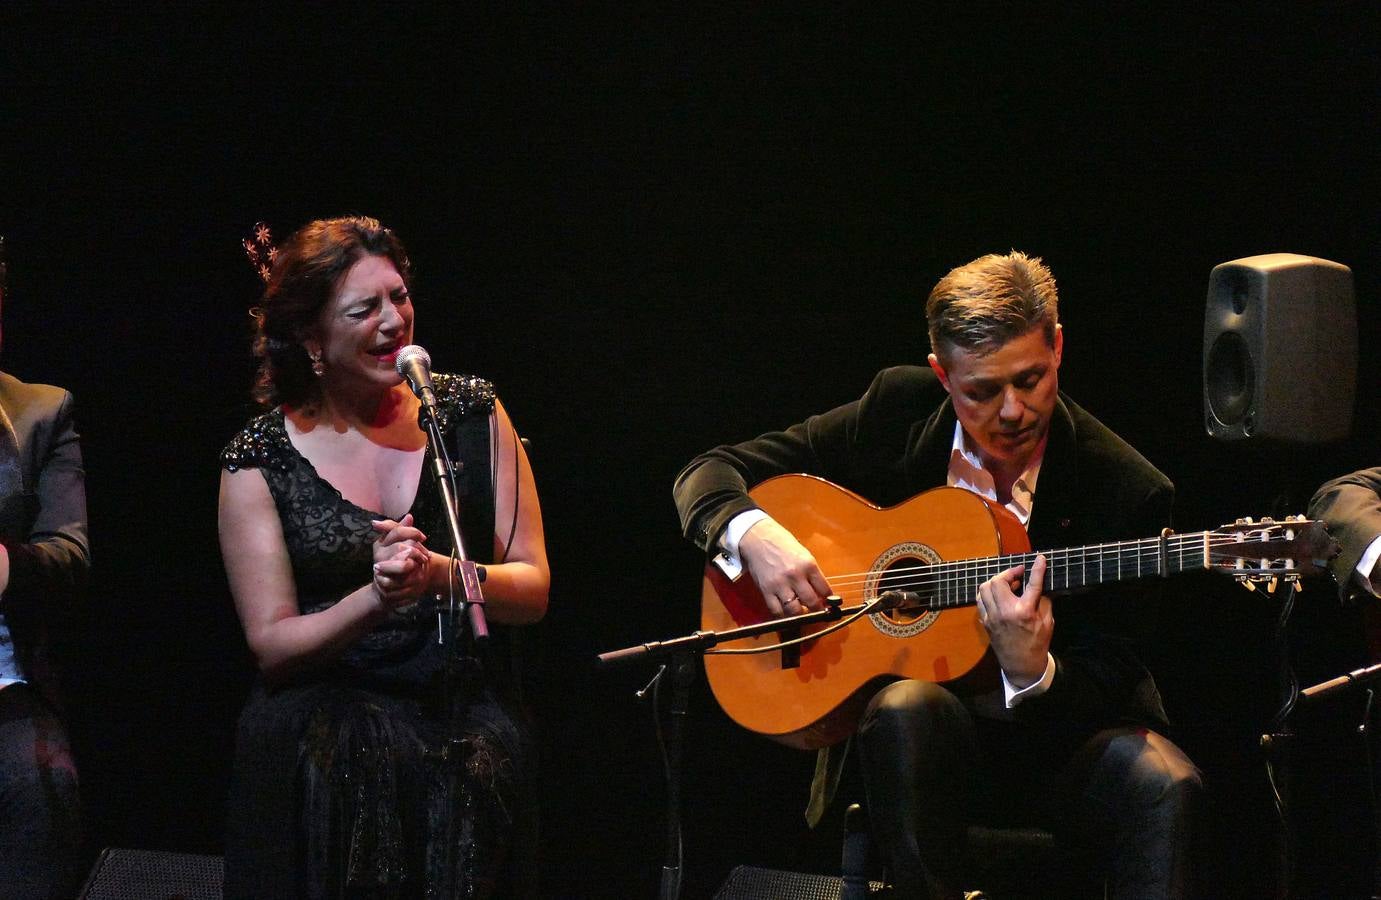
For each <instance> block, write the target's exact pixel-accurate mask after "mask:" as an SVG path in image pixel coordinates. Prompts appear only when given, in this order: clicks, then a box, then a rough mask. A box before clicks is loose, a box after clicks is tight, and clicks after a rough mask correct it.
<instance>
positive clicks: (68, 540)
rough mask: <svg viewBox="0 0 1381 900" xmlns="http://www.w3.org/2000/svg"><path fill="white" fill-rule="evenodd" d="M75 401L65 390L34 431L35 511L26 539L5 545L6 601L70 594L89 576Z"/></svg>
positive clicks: (68, 596) (73, 593) (83, 489)
mask: <svg viewBox="0 0 1381 900" xmlns="http://www.w3.org/2000/svg"><path fill="white" fill-rule="evenodd" d="M72 405H73V404H72V395H71V394H69V393H67V392H65V391H64V392H63V395H62V401H61V403H60V404H59V405H58V407H57V409H56V411H55V413H54V415H53V416H52V417H51V418H50V419H48V420H46V421H44V422H43V423H42V425H41V426H40V427H38V428H36V429H35V431H34V434H33V436H32V439H33V440H34V441H35V442H36V445H35V446H36V452H37V454H38V456H39V466H38V471H37V478H36V483H35V494H36V501H37V510H36V514H35V518H34V523H33V526H32V527H31V528H30V530H29V534H28V537H27V539H26V540H24V541H22V542H20V541H15V542H6V544H5V548H6V549H7V550H8V551H9V556H10V583H9V586H8V587H7V588H6V590H5V598H6V603H7V605H8V603H9V602H10V601H11V598H13V601H14V602H26V601H27V600H28V599H29V598H44V597H50V598H55V599H63V598H70V597H73V596H76V595H78V593H79V591H78V590H77V589H78V588H80V587H81V586H82V585H84V584H85V581H86V574H87V570H88V568H89V565H90V561H89V552H88V550H87V535H86V487H85V475H84V472H83V470H82V455H81V445H80V443H79V442H78V438H77V431H76V427H75V425H74V424H73V416H72Z"/></svg>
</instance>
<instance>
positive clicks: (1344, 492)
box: [1309, 466, 1381, 599]
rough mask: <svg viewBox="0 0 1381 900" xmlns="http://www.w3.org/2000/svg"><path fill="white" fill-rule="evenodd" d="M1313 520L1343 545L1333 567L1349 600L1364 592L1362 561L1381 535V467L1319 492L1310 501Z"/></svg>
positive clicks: (1342, 592) (1336, 481)
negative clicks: (1361, 586)
mask: <svg viewBox="0 0 1381 900" xmlns="http://www.w3.org/2000/svg"><path fill="white" fill-rule="evenodd" d="M1309 516H1310V518H1313V519H1318V520H1319V521H1321V522H1323V523H1324V524H1325V525H1327V526H1328V530H1329V533H1331V534H1332V535H1333V537H1334V538H1335V539H1336V540H1337V541H1338V543H1339V544H1341V545H1342V552H1341V553H1339V554H1338V556H1337V557H1336V558H1335V559H1334V560H1333V562H1332V563H1331V564H1330V565H1331V568H1332V569H1333V577H1334V578H1336V579H1337V581H1338V588H1339V590H1340V592H1341V596H1342V597H1343V599H1347V598H1348V597H1350V596H1352V595H1354V594H1356V593H1357V592H1358V591H1359V590H1360V585H1359V584H1358V579H1359V576H1358V575H1357V563H1358V561H1359V560H1360V559H1361V558H1362V554H1363V553H1364V552H1366V549H1367V547H1368V546H1370V544H1371V542H1372V541H1374V540H1376V538H1377V536H1378V535H1381V466H1378V467H1376V468H1373V469H1363V470H1361V471H1360V472H1353V473H1352V474H1351V475H1344V476H1342V477H1341V478H1335V479H1333V480H1332V481H1330V482H1328V483H1327V484H1325V485H1324V486H1323V487H1321V488H1319V490H1318V492H1317V493H1316V494H1314V497H1313V499H1312V500H1310V501H1309Z"/></svg>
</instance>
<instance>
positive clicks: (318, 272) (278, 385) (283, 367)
mask: <svg viewBox="0 0 1381 900" xmlns="http://www.w3.org/2000/svg"><path fill="white" fill-rule="evenodd" d="M364 256H383V257H386V258H387V259H388V260H389V261H390V262H392V263H393V266H394V268H396V269H397V270H398V274H399V275H401V276H402V277H403V284H404V285H406V286H407V287H408V288H411V287H412V265H411V263H409V262H408V254H407V251H406V250H405V249H403V244H402V243H401V242H400V241H399V240H398V238H396V237H394V235H393V232H391V231H389V230H388V229H387V228H385V227H383V226H382V225H380V224H379V223H378V221H377V220H375V219H371V218H369V217H367V216H347V217H345V218H340V219H318V220H317V221H315V222H310V223H308V224H307V225H304V226H303V227H302V228H300V229H299V230H298V231H297V233H296V234H294V235H293V236H292V237H290V238H288V240H287V241H286V242H284V244H283V246H281V247H279V248H278V252H277V254H276V255H275V256H274V259H273V267H272V269H271V271H270V272H269V278H268V286H267V287H266V288H265V289H264V297H263V300H262V301H261V302H260V304H259V306H258V307H257V308H256V309H254V310H253V316H254V320H255V335H254V356H255V357H256V358H257V359H258V360H259V373H258V375H257V376H256V378H255V382H254V399H255V400H258V401H259V402H260V403H262V404H264V405H265V406H268V407H274V406H278V405H279V404H287V405H289V406H302V405H304V404H307V403H310V402H311V401H313V400H316V399H317V398H318V397H319V395H320V390H321V388H320V387H319V385H318V384H317V379H316V376H315V375H314V374H313V373H312V361H311V359H310V358H308V356H307V350H306V348H305V347H304V346H303V341H305V340H306V339H307V338H308V337H310V336H311V333H312V331H313V329H315V328H316V325H317V322H318V321H319V320H320V318H321V311H322V309H324V308H325V306H326V304H327V303H329V302H330V300H331V295H332V294H333V293H334V292H335V290H336V285H337V284H339V283H340V280H341V278H342V277H344V275H345V273H346V272H348V271H349V270H350V267H351V266H353V265H354V264H355V263H356V262H357V261H359V260H360V258H361V257H364Z"/></svg>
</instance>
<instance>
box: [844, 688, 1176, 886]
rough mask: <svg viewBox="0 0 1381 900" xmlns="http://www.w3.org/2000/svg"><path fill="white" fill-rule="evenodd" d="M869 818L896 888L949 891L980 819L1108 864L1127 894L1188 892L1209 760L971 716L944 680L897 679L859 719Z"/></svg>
mask: <svg viewBox="0 0 1381 900" xmlns="http://www.w3.org/2000/svg"><path fill="white" fill-rule="evenodd" d="M858 743H859V748H860V751H861V759H862V767H863V774H864V781H865V786H866V790H867V796H868V807H869V820H870V822H871V827H872V830H873V834H874V839H875V840H876V841H877V843H878V845H879V847H880V849H881V851H882V853H883V854H884V856H885V858H886V859H887V862H888V864H889V871H890V875H891V879H892V882H893V884H894V885H895V887H896V890H897V896H898V897H904V898H926V897H932V898H946V900H948V898H952V897H958V896H961V889H962V888H967V889H975V888H982V887H983V886H982V885H981V884H978V885H975V884H972V883H967V882H966V880H965V879H966V873H965V871H964V857H965V847H964V836H965V832H966V830H967V827H968V826H969V825H970V824H984V825H1004V826H1006V825H1029V826H1039V827H1043V828H1046V829H1049V830H1051V831H1053V832H1054V833H1055V835H1056V839H1057V840H1058V841H1061V842H1063V843H1065V844H1066V845H1068V846H1071V847H1072V848H1074V849H1075V850H1077V851H1078V852H1080V853H1088V854H1090V855H1092V856H1094V857H1095V858H1096V859H1098V860H1099V861H1100V863H1101V864H1102V866H1103V868H1104V871H1106V873H1107V874H1108V876H1109V878H1110V880H1111V884H1112V887H1113V896H1114V897H1117V898H1148V900H1149V898H1168V897H1183V896H1185V893H1186V891H1187V889H1188V878H1187V875H1188V873H1187V869H1188V858H1189V847H1190V833H1191V831H1190V829H1191V818H1192V809H1193V806H1194V801H1195V798H1196V797H1197V796H1198V794H1199V793H1200V791H1201V789H1202V782H1201V778H1200V775H1199V771H1198V770H1197V769H1196V768H1195V767H1194V764H1193V763H1191V762H1190V761H1189V758H1188V757H1186V756H1185V754H1184V753H1183V752H1182V751H1181V750H1180V749H1179V748H1178V747H1176V746H1175V745H1174V743H1172V742H1171V741H1170V740H1169V739H1167V738H1165V737H1164V736H1162V735H1160V734H1157V733H1156V732H1154V731H1148V730H1145V729H1134V728H1122V729H1111V730H1107V731H1101V732H1098V733H1097V734H1094V735H1091V736H1088V735H1085V736H1082V737H1080V736H1071V735H1068V734H1063V733H1060V732H1058V731H1056V730H1054V729H1044V728H1040V727H1036V726H1031V725H1027V724H1020V723H1014V722H1010V721H1001V720H996V719H989V718H984V717H980V716H976V715H974V714H973V713H972V712H971V711H970V710H969V709H968V708H967V707H966V706H965V705H964V703H963V702H961V701H960V700H959V698H958V697H956V696H955V695H954V694H952V693H950V692H949V691H948V690H946V689H945V688H943V687H941V686H939V685H936V684H931V683H928V682H921V681H899V682H896V683H894V684H891V685H888V686H887V687H886V688H884V689H882V690H881V691H879V692H878V694H877V696H875V697H874V698H873V700H872V702H871V703H870V705H869V707H868V711H867V713H866V714H865V716H864V718H863V722H862V724H861V725H860V726H859V732H858Z"/></svg>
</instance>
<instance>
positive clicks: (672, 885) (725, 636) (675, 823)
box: [597, 591, 914, 900]
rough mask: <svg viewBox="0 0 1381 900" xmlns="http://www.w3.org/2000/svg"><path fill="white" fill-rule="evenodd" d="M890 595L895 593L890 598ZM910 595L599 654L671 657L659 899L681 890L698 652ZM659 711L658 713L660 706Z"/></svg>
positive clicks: (620, 661)
mask: <svg viewBox="0 0 1381 900" xmlns="http://www.w3.org/2000/svg"><path fill="white" fill-rule="evenodd" d="M889 595H892V596H891V597H890V599H889ZM911 596H914V595H904V594H901V593H900V592H896V591H889V592H888V593H886V594H883V595H882V596H881V597H879V598H878V599H877V600H874V601H873V602H872V603H863V604H859V605H858V606H850V607H844V606H842V605H841V602H842V601H841V600H840V598H839V597H837V596H834V595H831V596H829V597H827V598H826V599H825V602H826V604H827V605H826V607H825V608H824V609H822V610H819V611H818V612H812V613H805V614H803V615H799V616H789V617H787V618H784V619H772V620H769V621H766V622H759V623H758V624H756V625H745V626H743V627H741V628H730V629H726V630H724V631H703V630H702V631H696V632H692V633H691V634H687V635H683V636H681V637H677V638H671V639H670V640H665V641H652V642H650V643H646V644H637V645H635V646H632V647H624V648H623V649H621V650H611V651H609V652H607V653H601V654H599V656H598V657H597V659H598V662H599V666H600V667H601V668H608V667H610V666H615V665H626V664H628V663H632V662H642V661H654V660H658V659H662V658H664V657H671V663H670V669H671V676H672V689H673V691H672V704H671V721H670V725H669V727H668V729H667V743H666V748H665V753H666V775H667V847H666V859H665V862H664V863H663V864H662V880H661V887H660V889H659V891H658V894H657V896H658V898H659V900H678V898H679V897H680V896H681V868H682V866H681V761H682V756H683V750H684V743H685V722H686V720H687V706H688V705H689V698H690V686H691V684H692V682H693V681H694V680H695V673H696V669H697V667H696V665H695V663H694V657H695V655H696V654H703V653H704V652H705V651H707V650H710V649H711V648H713V647H715V646H717V645H718V644H723V643H727V642H729V641H737V640H742V639H743V638H750V637H758V636H759V635H764V634H780V633H782V632H797V631H799V630H800V629H801V627H802V626H804V625H812V624H816V623H825V622H837V621H839V620H840V619H842V618H844V617H845V616H849V615H853V614H855V613H861V612H863V611H865V610H874V611H878V612H881V611H883V610H886V609H893V608H896V607H897V606H900V605H902V604H903V603H905V602H908V600H909V598H910V597H911ZM764 652H770V651H764ZM666 668H667V667H666V666H663V668H662V669H661V670H659V671H658V672H657V674H656V676H654V677H653V679H652V683H651V684H650V685H649V687H651V686H652V685H655V684H657V682H658V680H659V679H660V678H661V677H662V675H663V673H664V672H665V671H666ZM646 691H647V688H644V689H643V690H642V691H639V692H638V696H639V697H640V698H641V697H642V696H643V695H644V694H645V693H646ZM654 714H656V711H655V710H654Z"/></svg>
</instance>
